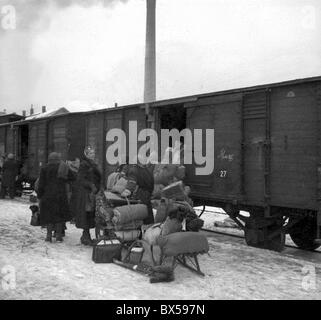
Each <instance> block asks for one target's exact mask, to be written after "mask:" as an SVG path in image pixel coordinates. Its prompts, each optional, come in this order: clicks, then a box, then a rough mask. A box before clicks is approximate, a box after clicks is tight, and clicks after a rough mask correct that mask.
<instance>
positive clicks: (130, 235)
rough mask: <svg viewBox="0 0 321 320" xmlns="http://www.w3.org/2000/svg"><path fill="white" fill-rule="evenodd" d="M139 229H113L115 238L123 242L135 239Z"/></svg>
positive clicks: (138, 234)
mask: <svg viewBox="0 0 321 320" xmlns="http://www.w3.org/2000/svg"><path fill="white" fill-rule="evenodd" d="M140 233H141V231H140V230H138V229H136V230H122V231H115V235H116V237H117V239H119V240H120V241H123V242H129V241H134V240H137V239H138V238H139V237H140Z"/></svg>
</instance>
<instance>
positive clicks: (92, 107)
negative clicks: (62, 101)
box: [68, 101, 108, 112]
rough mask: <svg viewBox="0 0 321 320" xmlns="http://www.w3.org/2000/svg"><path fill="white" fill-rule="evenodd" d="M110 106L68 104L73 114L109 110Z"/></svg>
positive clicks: (77, 102) (79, 102)
mask: <svg viewBox="0 0 321 320" xmlns="http://www.w3.org/2000/svg"><path fill="white" fill-rule="evenodd" d="M107 108H108V106H107V105H105V104H100V103H94V104H89V103H87V102H84V101H73V102H71V103H69V104H68V109H69V110H70V111H71V112H87V111H95V110H101V109H107Z"/></svg>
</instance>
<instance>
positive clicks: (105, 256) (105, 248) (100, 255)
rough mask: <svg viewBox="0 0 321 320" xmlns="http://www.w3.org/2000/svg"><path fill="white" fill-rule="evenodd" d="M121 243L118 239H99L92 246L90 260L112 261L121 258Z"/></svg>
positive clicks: (96, 261) (98, 261)
mask: <svg viewBox="0 0 321 320" xmlns="http://www.w3.org/2000/svg"><path fill="white" fill-rule="evenodd" d="M121 250H122V244H121V243H120V241H119V240H118V239H111V240H101V241H99V242H98V243H97V244H96V245H95V246H94V247H93V254H92V260H93V261H94V262H95V263H113V259H117V260H121Z"/></svg>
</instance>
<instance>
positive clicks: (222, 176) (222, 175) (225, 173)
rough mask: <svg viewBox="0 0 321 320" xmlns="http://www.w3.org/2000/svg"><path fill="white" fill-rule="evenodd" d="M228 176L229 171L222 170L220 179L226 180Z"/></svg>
mask: <svg viewBox="0 0 321 320" xmlns="http://www.w3.org/2000/svg"><path fill="white" fill-rule="evenodd" d="M226 176H227V171H226V170H221V171H220V178H226Z"/></svg>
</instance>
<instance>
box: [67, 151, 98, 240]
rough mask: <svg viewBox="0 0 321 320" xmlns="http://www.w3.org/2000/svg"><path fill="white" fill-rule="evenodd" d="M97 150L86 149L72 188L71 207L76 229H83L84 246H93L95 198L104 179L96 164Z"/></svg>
mask: <svg viewBox="0 0 321 320" xmlns="http://www.w3.org/2000/svg"><path fill="white" fill-rule="evenodd" d="M95 157H96V153H95V149H94V148H92V147H86V148H85V150H84V156H83V158H82V160H81V162H80V166H79V170H78V175H77V180H76V181H75V183H74V184H73V187H72V195H71V200H70V207H71V211H72V214H73V217H74V219H75V223H76V227H77V228H78V229H82V230H83V233H82V236H81V238H80V242H81V243H82V244H83V245H87V246H91V245H93V240H92V238H91V235H90V229H92V228H95V226H96V222H95V210H96V207H95V206H96V204H95V198H96V194H97V193H98V191H99V190H100V187H101V182H102V177H101V173H100V170H99V169H98V166H97V164H96V163H95Z"/></svg>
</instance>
